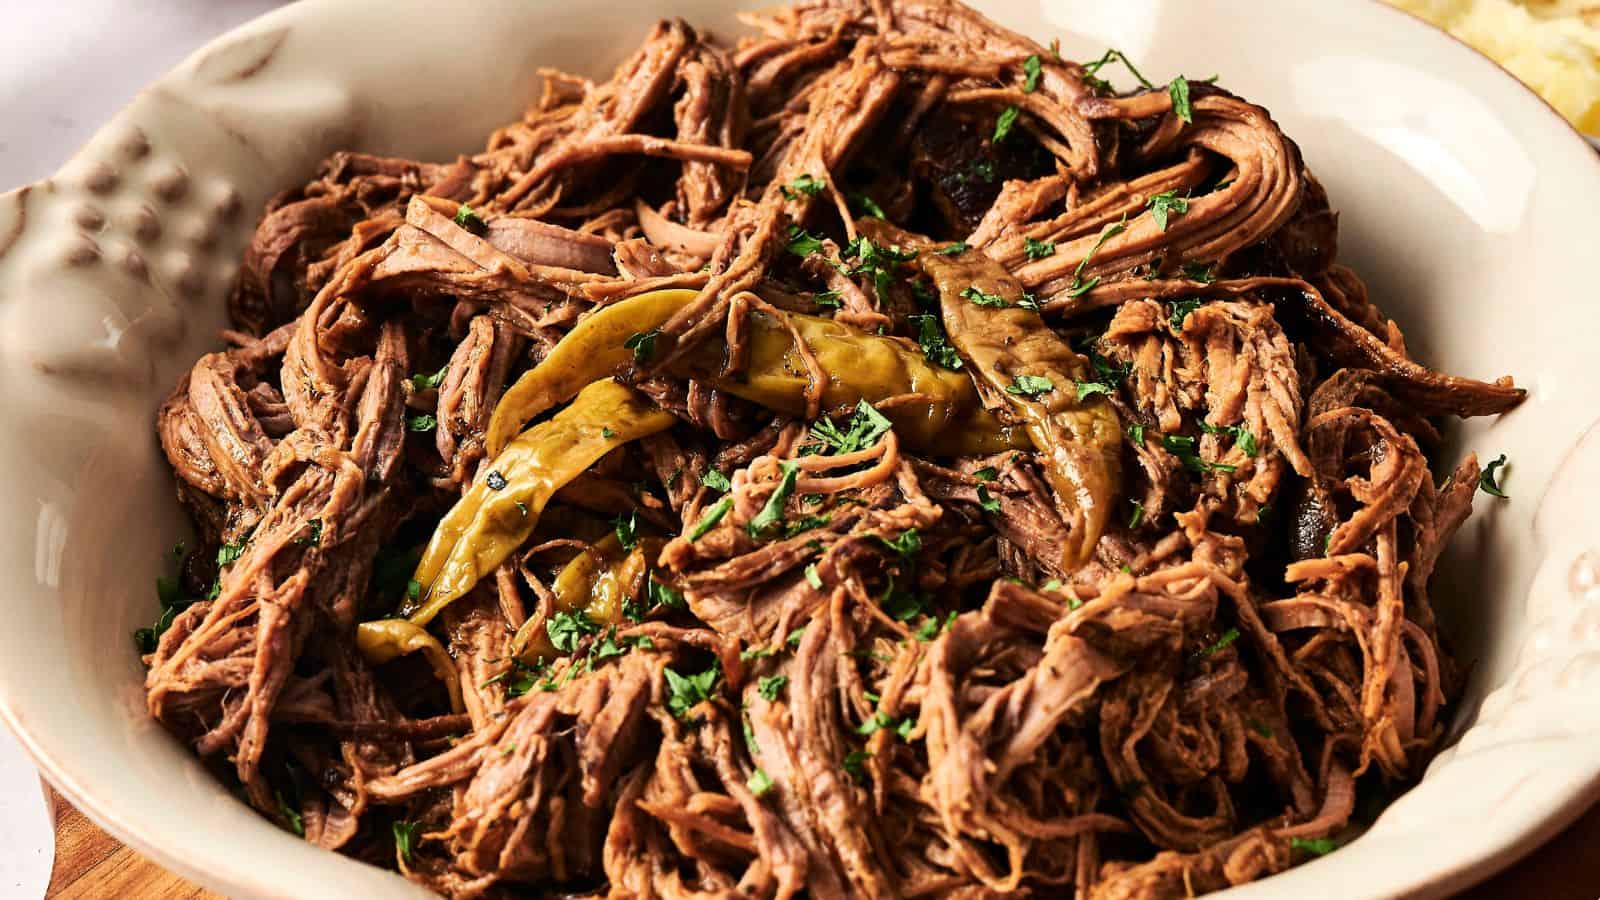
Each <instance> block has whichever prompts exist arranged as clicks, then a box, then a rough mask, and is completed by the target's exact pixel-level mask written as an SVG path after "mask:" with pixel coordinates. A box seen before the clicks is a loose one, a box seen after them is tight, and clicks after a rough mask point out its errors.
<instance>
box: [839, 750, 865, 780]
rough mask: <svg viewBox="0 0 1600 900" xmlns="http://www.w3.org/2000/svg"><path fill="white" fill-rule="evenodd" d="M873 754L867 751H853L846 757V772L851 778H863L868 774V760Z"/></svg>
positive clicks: (844, 763) (844, 762)
mask: <svg viewBox="0 0 1600 900" xmlns="http://www.w3.org/2000/svg"><path fill="white" fill-rule="evenodd" d="M871 758H872V754H871V753H868V752H867V751H865V750H851V751H850V752H849V753H846V754H845V755H844V761H843V765H844V770H845V772H846V773H847V774H848V775H849V776H850V777H851V778H862V777H864V776H865V775H866V774H867V770H866V764H867V760H869V759H871Z"/></svg>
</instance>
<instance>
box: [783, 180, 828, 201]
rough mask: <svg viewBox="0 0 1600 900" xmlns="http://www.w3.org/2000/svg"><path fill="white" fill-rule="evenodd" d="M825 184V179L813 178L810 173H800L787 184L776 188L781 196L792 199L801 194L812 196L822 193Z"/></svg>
mask: <svg viewBox="0 0 1600 900" xmlns="http://www.w3.org/2000/svg"><path fill="white" fill-rule="evenodd" d="M827 186H828V183H827V182H826V181H822V180H820V179H817V178H813V177H811V176H810V175H801V176H800V177H799V178H796V179H795V180H793V181H791V182H789V183H788V184H787V185H785V186H783V187H780V188H778V190H779V191H780V192H782V194H783V196H785V197H787V198H789V199H790V200H793V199H795V198H796V197H798V196H799V195H801V194H806V195H808V196H812V197H814V196H816V195H817V194H820V193H822V191H823V190H824V189H825V188H827Z"/></svg>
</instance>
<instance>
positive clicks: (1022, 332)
mask: <svg viewBox="0 0 1600 900" xmlns="http://www.w3.org/2000/svg"><path fill="white" fill-rule="evenodd" d="M918 264H919V265H920V266H922V268H923V271H925V272H927V273H928V275H929V276H931V277H932V278H933V280H934V284H935V285H936V286H937V287H938V290H939V306H940V312H941V315H942V318H943V320H944V327H945V331H946V332H947V333H948V334H949V337H950V342H951V343H952V344H954V345H955V348H956V350H957V351H959V352H960V354H961V357H962V359H964V360H966V362H967V363H968V364H969V366H970V367H971V369H972V372H973V375H974V377H975V378H977V379H979V381H980V384H981V388H980V389H981V390H982V392H983V394H984V397H985V399H986V400H987V401H988V404H989V405H990V406H991V407H996V408H999V407H1004V408H1006V409H1008V410H1009V412H1010V414H1011V415H1012V416H1014V417H1015V418H1016V419H1018V420H1020V421H1022V422H1023V423H1024V425H1025V426H1026V428H1027V431H1028V436H1029V437H1030V438H1031V439H1032V440H1033V446H1034V447H1035V448H1036V449H1037V450H1038V452H1039V456H1040V459H1041V461H1042V462H1043V464H1044V474H1045V479H1046V480H1047V481H1048V482H1049V483H1050V487H1051V489H1052V490H1053V491H1054V493H1055V499H1056V508H1057V509H1058V511H1059V512H1060V513H1061V516H1062V519H1063V520H1064V521H1065V522H1066V524H1067V529H1068V531H1067V535H1068V537H1067V543H1066V545H1065V546H1063V547H1062V548H1061V568H1062V569H1063V571H1071V570H1073V569H1076V568H1078V567H1079V566H1081V565H1083V564H1084V563H1085V562H1087V561H1088V560H1089V558H1090V556H1091V555H1092V554H1093V553H1094V546H1095V544H1097V543H1098V542H1099V541H1100V535H1101V534H1103V533H1104V532H1105V528H1106V522H1107V520H1108V519H1109V517H1110V515H1111V508H1112V502H1113V501H1114V500H1115V498H1116V495H1117V492H1118V490H1119V487H1120V481H1121V477H1122V464H1121V455H1120V446H1121V440H1122V437H1121V431H1122V423H1121V421H1120V420H1119V419H1118V418H1117V413H1116V410H1114V409H1112V408H1111V404H1110V403H1109V402H1107V401H1106V398H1105V397H1103V396H1099V394H1101V393H1104V392H1105V391H1106V390H1107V389H1108V386H1107V385H1104V384H1101V383H1099V382H1098V381H1097V379H1095V377H1094V376H1093V373H1092V371H1091V370H1090V367H1089V364H1088V361H1087V360H1085V359H1084V358H1083V357H1082V356H1080V355H1079V354H1078V353H1076V352H1075V351H1074V350H1073V349H1072V347H1071V346H1070V345H1068V344H1067V342H1066V341H1064V340H1062V339H1061V337H1060V336H1059V335H1057V334H1056V333H1055V332H1054V331H1052V330H1051V329H1050V327H1049V326H1048V325H1046V324H1045V322H1044V319H1043V317H1041V316H1040V315H1039V313H1038V312H1037V311H1035V310H1034V309H1032V308H1029V307H1027V306H1023V305H1021V304H1022V301H1023V296H1024V295H1023V292H1022V285H1021V284H1020V283H1018V282H1017V280H1016V279H1015V278H1012V277H1011V275H1010V273H1008V272H1007V271H1006V270H1005V269H1004V268H1003V267H1002V266H1001V265H1000V264H999V263H997V262H995V261H994V260H993V259H991V258H990V257H988V256H986V255H984V254H983V253H982V252H981V251H977V250H967V251H965V252H963V253H960V254H958V255H955V256H947V255H944V254H941V253H922V254H921V255H920V256H919V257H918ZM1082 384H1092V385H1094V387H1093V388H1091V389H1090V390H1088V391H1085V390H1083V389H1081V388H1080V385H1082Z"/></svg>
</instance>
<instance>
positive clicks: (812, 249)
mask: <svg viewBox="0 0 1600 900" xmlns="http://www.w3.org/2000/svg"><path fill="white" fill-rule="evenodd" d="M788 249H789V252H790V253H793V254H794V255H795V256H810V255H811V254H813V253H817V252H819V251H821V250H822V239H821V238H818V237H817V236H816V235H814V234H812V233H810V232H808V231H806V230H805V229H804V228H801V227H800V226H799V225H790V226H789V245H788Z"/></svg>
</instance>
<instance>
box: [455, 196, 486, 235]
mask: <svg viewBox="0 0 1600 900" xmlns="http://www.w3.org/2000/svg"><path fill="white" fill-rule="evenodd" d="M454 221H455V223H456V224H457V225H460V226H461V227H462V228H465V229H466V230H468V231H470V232H472V233H473V234H477V235H481V234H483V233H484V232H485V231H488V230H489V225H488V223H486V222H484V221H483V218H482V217H481V216H479V215H478V213H477V211H476V210H474V209H473V208H472V207H470V206H468V205H466V204H465V203H463V204H461V206H460V207H458V208H457V209H456V215H455V220H454Z"/></svg>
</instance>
